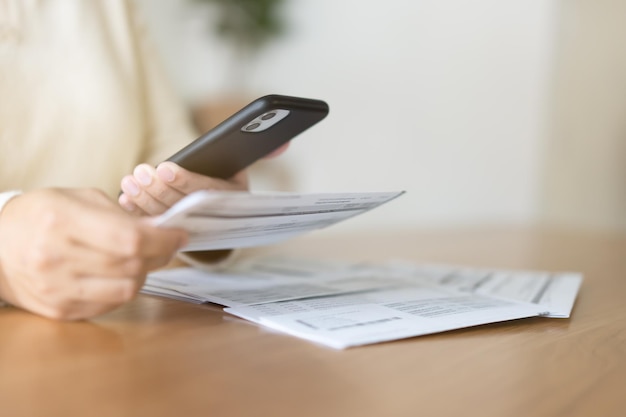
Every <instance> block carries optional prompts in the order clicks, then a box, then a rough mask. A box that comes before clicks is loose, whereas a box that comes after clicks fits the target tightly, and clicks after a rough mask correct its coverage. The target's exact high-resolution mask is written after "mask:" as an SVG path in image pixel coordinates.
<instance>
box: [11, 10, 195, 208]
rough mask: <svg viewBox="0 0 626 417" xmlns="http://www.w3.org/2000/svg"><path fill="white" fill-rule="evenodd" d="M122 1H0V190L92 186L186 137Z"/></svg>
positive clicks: (156, 157)
mask: <svg viewBox="0 0 626 417" xmlns="http://www.w3.org/2000/svg"><path fill="white" fill-rule="evenodd" d="M144 32H145V30H144V29H142V27H141V24H140V23H138V21H137V16H136V12H135V11H134V10H133V7H132V5H131V4H129V2H127V1H124V0H101V1H96V0H39V1H38V0H0V192H2V191H6V190H13V189H20V190H24V191H26V190H29V189H33V188H38V187H47V186H58V187H98V188H101V189H103V190H104V191H106V192H107V193H108V194H109V195H110V196H112V197H115V196H116V194H117V192H118V190H119V181H120V180H121V178H122V177H123V176H124V175H125V174H128V173H130V172H131V171H132V169H133V167H134V166H135V165H136V164H138V163H140V162H150V163H156V162H159V161H161V160H163V159H165V158H166V157H167V156H169V155H170V154H171V153H173V152H174V151H176V150H178V149H179V148H180V147H182V146H183V145H185V144H187V143H188V142H189V141H191V140H192V139H194V138H195V136H196V132H194V130H193V128H192V126H191V124H190V123H189V120H188V115H187V112H186V110H185V108H184V106H183V104H182V102H181V101H180V100H179V99H178V98H177V97H176V95H175V94H174V92H173V90H172V88H171V87H170V85H169V84H168V82H167V80H166V77H165V76H164V73H163V70H162V68H161V66H160V64H159V62H158V59H157V57H156V55H155V51H154V50H153V49H152V48H151V46H150V45H149V43H148V42H147V41H146V36H145V33H144Z"/></svg>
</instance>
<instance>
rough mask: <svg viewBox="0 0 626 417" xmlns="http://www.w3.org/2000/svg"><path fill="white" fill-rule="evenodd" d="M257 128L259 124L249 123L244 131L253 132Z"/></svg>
mask: <svg viewBox="0 0 626 417" xmlns="http://www.w3.org/2000/svg"><path fill="white" fill-rule="evenodd" d="M259 126H261V123H250V124H249V125H248V126H246V130H254V129H256V128H257V127H259Z"/></svg>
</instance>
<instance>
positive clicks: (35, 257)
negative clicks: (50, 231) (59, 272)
mask: <svg viewBox="0 0 626 417" xmlns="http://www.w3.org/2000/svg"><path fill="white" fill-rule="evenodd" d="M26 258H27V265H28V266H29V267H30V268H31V270H33V271H35V272H38V273H44V272H49V270H50V269H51V268H52V267H53V266H54V265H55V264H56V263H57V262H58V259H57V257H56V256H55V255H54V254H53V253H52V252H51V251H50V250H49V249H48V248H47V245H45V244H36V245H34V246H33V248H31V249H30V251H29V252H28V255H27V257H26ZM43 281H44V282H45V280H43Z"/></svg>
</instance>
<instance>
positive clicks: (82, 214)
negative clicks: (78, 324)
mask: <svg viewBox="0 0 626 417" xmlns="http://www.w3.org/2000/svg"><path fill="white" fill-rule="evenodd" d="M186 242H187V233H186V232H185V231H183V230H179V229H166V228H157V227H154V226H151V225H150V223H149V222H148V221H147V219H142V218H138V217H134V216H130V215H128V213H125V212H124V211H123V210H121V209H120V208H119V206H118V205H117V204H116V203H115V202H114V201H112V200H110V199H109V198H108V197H106V196H105V194H104V193H102V192H100V191H98V190H91V189H80V190H71V189H43V190H38V191H32V192H28V193H24V194H22V195H20V196H18V197H15V198H13V199H12V200H10V201H9V202H8V203H7V204H6V205H5V207H4V209H3V210H2V213H0V298H2V299H3V300H6V301H7V302H9V303H11V304H13V305H15V306H18V307H22V308H24V309H26V310H30V311H32V312H35V313H37V314H41V315H43V316H47V317H51V318H56V319H68V320H71V319H82V318H88V317H93V316H95V315H98V314H101V313H104V312H106V311H109V310H112V309H114V308H116V307H117V306H119V305H120V304H122V303H124V302H126V301H128V300H130V299H132V298H133V297H134V296H135V295H136V294H137V292H138V291H139V289H140V288H141V287H142V285H143V283H144V281H145V278H146V274H147V273H148V271H150V270H153V269H157V268H160V267H162V266H164V265H166V264H167V263H168V262H169V260H170V259H171V258H172V257H173V256H174V255H175V253H176V252H177V250H178V249H180V248H181V247H183V246H184V245H185V244H186Z"/></svg>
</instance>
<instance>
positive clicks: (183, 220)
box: [154, 191, 404, 251]
mask: <svg viewBox="0 0 626 417" xmlns="http://www.w3.org/2000/svg"><path fill="white" fill-rule="evenodd" d="M403 193H404V192H403V191H399V192H380V193H332V194H331V193H327V194H296V193H263V194H251V193H246V192H232V191H198V192H195V193H193V194H190V195H188V196H187V197H185V198H183V199H182V200H180V201H179V202H178V203H176V204H175V205H174V206H173V207H171V208H170V209H169V210H168V211H167V212H165V213H164V214H162V215H160V216H158V217H156V218H155V219H154V222H155V224H156V225H157V226H165V227H181V228H184V229H186V230H188V231H189V233H190V239H189V244H188V246H187V247H185V248H184V250H189V251H192V250H213V249H232V248H241V247H250V246H260V245H267V244H271V243H276V242H279V241H282V240H286V239H289V238H291V237H294V236H297V235H301V234H303V233H306V232H309V231H312V230H315V229H321V228H324V227H328V226H330V225H332V224H335V223H338V222H340V221H342V220H346V219H348V218H350V217H354V216H356V215H359V214H362V213H365V212H366V211H369V210H372V209H373V208H376V207H378V206H380V205H382V204H384V203H387V202H389V201H391V200H393V199H394V198H396V197H398V196H400V195H402V194H403Z"/></svg>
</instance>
